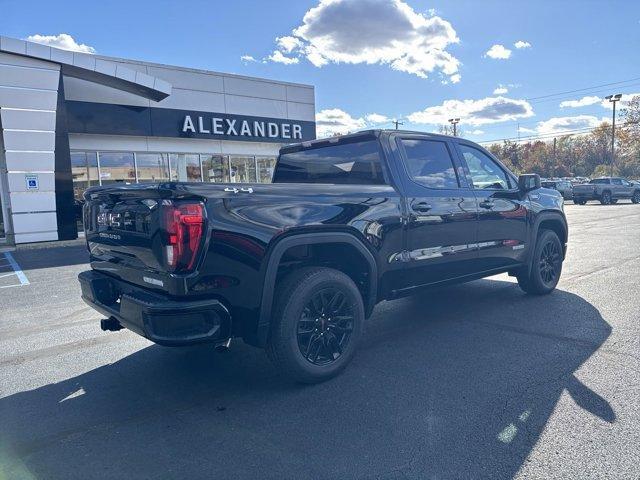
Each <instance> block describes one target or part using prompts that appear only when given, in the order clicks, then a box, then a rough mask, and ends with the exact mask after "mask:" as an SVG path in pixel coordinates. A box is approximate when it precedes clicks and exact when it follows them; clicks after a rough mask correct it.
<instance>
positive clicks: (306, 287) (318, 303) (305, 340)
mask: <svg viewBox="0 0 640 480" xmlns="http://www.w3.org/2000/svg"><path fill="white" fill-rule="evenodd" d="M275 297H276V298H275V305H274V306H275V308H274V312H273V315H272V317H271V318H272V319H271V328H270V335H269V339H268V342H267V345H266V347H267V355H269V358H270V359H271V360H272V361H273V363H274V364H275V366H276V367H277V368H278V370H280V371H281V372H282V373H283V374H284V375H285V376H287V377H289V378H291V379H293V380H296V381H298V382H303V383H318V382H323V381H325V380H328V379H330V378H332V377H335V376H336V375H338V374H339V373H340V372H341V371H342V370H344V368H345V367H346V366H347V365H348V364H349V362H350V361H351V359H352V358H353V356H354V354H355V351H356V350H357V347H358V343H359V342H360V339H361V338H362V333H363V330H364V319H365V308H364V302H363V297H362V294H361V292H360V290H359V289H358V286H357V285H356V284H355V283H354V281H353V279H352V278H350V277H349V276H348V275H346V274H345V273H343V272H341V271H339V270H335V269H332V268H327V267H320V266H318V267H313V266H310V267H301V268H298V269H296V270H295V271H293V272H291V273H290V274H288V275H287V276H286V277H284V279H283V280H282V281H280V283H279V285H277V287H276V295H275Z"/></svg>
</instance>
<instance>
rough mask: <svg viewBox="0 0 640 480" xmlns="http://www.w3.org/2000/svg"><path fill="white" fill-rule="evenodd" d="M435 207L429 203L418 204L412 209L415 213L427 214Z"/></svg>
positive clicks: (412, 205) (413, 205)
mask: <svg viewBox="0 0 640 480" xmlns="http://www.w3.org/2000/svg"><path fill="white" fill-rule="evenodd" d="M432 208H433V207H432V206H431V205H430V204H428V203H427V202H416V203H412V204H411V209H412V210H413V211H414V212H420V213H425V212H428V211H429V210H431V209H432Z"/></svg>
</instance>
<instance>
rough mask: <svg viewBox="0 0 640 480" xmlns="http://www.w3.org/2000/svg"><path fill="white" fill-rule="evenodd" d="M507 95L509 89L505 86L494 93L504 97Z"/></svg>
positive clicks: (497, 88) (501, 86)
mask: <svg viewBox="0 0 640 480" xmlns="http://www.w3.org/2000/svg"><path fill="white" fill-rule="evenodd" d="M505 93H509V89H508V88H507V87H505V86H504V85H498V86H497V87H496V88H495V90H494V91H493V94H494V95H504V94H505Z"/></svg>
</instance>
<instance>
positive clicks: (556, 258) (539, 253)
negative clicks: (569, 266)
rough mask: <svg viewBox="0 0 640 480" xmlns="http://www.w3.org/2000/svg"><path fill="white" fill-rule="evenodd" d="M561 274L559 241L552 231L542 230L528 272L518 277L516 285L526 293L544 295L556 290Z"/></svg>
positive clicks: (560, 247)
mask: <svg viewBox="0 0 640 480" xmlns="http://www.w3.org/2000/svg"><path fill="white" fill-rule="evenodd" d="M561 273H562V244H561V243H560V239H559V238H558V235H557V234H556V232H554V231H553V230H542V231H540V233H539V234H538V239H537V241H536V247H535V251H534V252H533V257H532V258H531V266H530V268H529V271H528V272H523V273H522V274H520V275H518V277H517V278H518V285H520V288H522V290H524V291H525V292H526V293H529V294H533V295H545V294H547V293H551V292H552V291H553V290H554V289H555V288H556V285H557V284H558V281H559V280H560V274H561Z"/></svg>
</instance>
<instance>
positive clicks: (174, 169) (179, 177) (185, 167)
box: [169, 153, 202, 182]
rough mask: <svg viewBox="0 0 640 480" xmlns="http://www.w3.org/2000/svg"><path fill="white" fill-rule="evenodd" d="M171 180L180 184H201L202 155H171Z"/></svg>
mask: <svg viewBox="0 0 640 480" xmlns="http://www.w3.org/2000/svg"><path fill="white" fill-rule="evenodd" d="M169 164H170V165H171V180H176V181H178V182H201V181H202V170H200V155H198V154H197V153H196V154H193V153H171V154H169Z"/></svg>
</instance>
